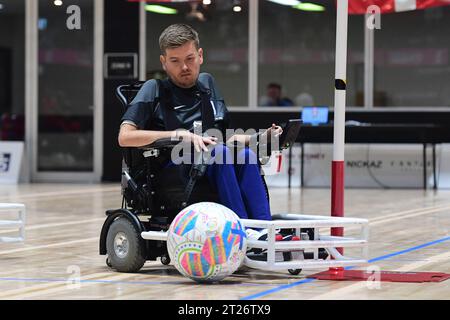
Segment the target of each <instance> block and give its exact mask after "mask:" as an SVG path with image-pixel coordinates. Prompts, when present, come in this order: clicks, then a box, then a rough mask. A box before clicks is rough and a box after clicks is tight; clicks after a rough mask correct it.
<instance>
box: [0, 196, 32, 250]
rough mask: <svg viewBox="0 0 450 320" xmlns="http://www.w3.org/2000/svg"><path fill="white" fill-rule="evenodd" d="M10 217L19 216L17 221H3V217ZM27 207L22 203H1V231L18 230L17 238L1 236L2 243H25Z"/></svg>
mask: <svg viewBox="0 0 450 320" xmlns="http://www.w3.org/2000/svg"><path fill="white" fill-rule="evenodd" d="M4 214H8V216H11V215H14V214H17V219H14V220H12V219H9V220H2V215H4ZM25 217H26V213H25V205H24V204H21V203H0V229H6V230H7V232H8V233H9V231H11V232H12V231H14V230H18V232H19V234H18V235H17V236H3V237H2V236H0V242H6V243H12V242H24V241H25Z"/></svg>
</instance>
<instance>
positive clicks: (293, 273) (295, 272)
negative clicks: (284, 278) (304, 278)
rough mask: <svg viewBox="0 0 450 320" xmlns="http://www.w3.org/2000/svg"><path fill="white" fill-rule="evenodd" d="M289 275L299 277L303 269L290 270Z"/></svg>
mask: <svg viewBox="0 0 450 320" xmlns="http://www.w3.org/2000/svg"><path fill="white" fill-rule="evenodd" d="M288 271H289V273H290V274H292V275H293V276H298V275H299V274H300V272H302V269H288Z"/></svg>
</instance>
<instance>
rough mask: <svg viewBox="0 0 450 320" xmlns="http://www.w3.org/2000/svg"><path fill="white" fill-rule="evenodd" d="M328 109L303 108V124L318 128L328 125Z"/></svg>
mask: <svg viewBox="0 0 450 320" xmlns="http://www.w3.org/2000/svg"><path fill="white" fill-rule="evenodd" d="M328 113H329V110H328V107H322V106H318V107H303V110H302V121H303V123H304V124H311V125H313V126H318V125H320V124H326V123H328Z"/></svg>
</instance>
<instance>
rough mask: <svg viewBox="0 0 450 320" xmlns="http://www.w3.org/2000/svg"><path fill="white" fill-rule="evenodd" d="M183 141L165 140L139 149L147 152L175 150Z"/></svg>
mask: <svg viewBox="0 0 450 320" xmlns="http://www.w3.org/2000/svg"><path fill="white" fill-rule="evenodd" d="M181 141H182V140H181V138H180V139H175V138H163V139H159V140H156V141H155V142H153V143H151V144H148V145H146V146H142V147H139V149H141V150H145V151H147V150H151V149H162V148H173V147H175V146H176V145H177V144H179V143H180V142H181Z"/></svg>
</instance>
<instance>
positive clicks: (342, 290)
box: [310, 251, 450, 300]
mask: <svg viewBox="0 0 450 320" xmlns="http://www.w3.org/2000/svg"><path fill="white" fill-rule="evenodd" d="M449 259H450V251H449V252H444V253H442V254H438V255H435V256H432V257H430V258H429V259H428V260H427V261H421V262H414V263H411V264H408V265H405V266H403V267H401V268H397V269H394V270H392V271H394V272H409V271H412V270H416V269H419V268H422V267H424V266H426V265H429V264H432V263H438V262H442V261H446V260H449ZM390 271H391V270H390ZM371 283H372V282H371ZM364 287H367V283H366V281H361V282H358V283H355V284H351V285H348V286H346V287H344V288H340V289H336V290H333V291H332V292H327V293H324V294H320V295H317V296H315V297H312V298H310V300H322V299H332V300H333V299H336V298H338V297H343V295H344V294H347V293H350V292H353V291H356V290H359V289H363V288H364Z"/></svg>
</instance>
